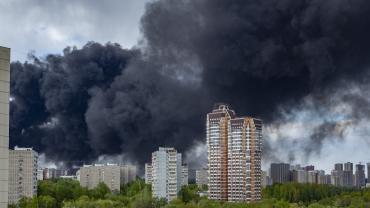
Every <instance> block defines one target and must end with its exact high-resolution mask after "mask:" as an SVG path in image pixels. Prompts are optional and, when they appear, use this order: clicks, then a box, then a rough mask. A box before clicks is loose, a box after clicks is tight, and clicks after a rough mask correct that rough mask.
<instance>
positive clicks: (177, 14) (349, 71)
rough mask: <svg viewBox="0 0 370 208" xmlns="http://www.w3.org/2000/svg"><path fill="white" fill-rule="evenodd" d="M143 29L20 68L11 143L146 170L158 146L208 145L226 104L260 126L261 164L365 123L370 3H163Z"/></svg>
mask: <svg viewBox="0 0 370 208" xmlns="http://www.w3.org/2000/svg"><path fill="white" fill-rule="evenodd" d="M141 28H142V33H143V37H144V39H143V41H142V42H141V43H140V44H141V45H140V47H139V48H140V49H122V48H121V47H120V46H119V45H116V44H110V43H109V44H106V45H100V44H98V43H93V42H91V43H88V44H87V45H86V46H84V47H83V48H81V49H73V48H66V49H65V50H64V54H63V55H49V56H47V57H46V58H42V59H38V58H34V59H33V61H32V62H30V63H23V64H22V63H13V64H12V65H11V68H12V72H11V73H12V74H11V76H12V84H11V93H12V98H13V101H12V102H11V145H12V146H14V145H16V144H17V145H22V146H33V147H35V148H36V149H37V150H39V151H41V152H43V153H45V154H46V156H47V157H48V158H51V159H52V160H55V161H63V162H66V164H75V163H78V162H79V161H85V162H86V161H92V160H94V159H96V158H98V156H100V155H114V154H120V153H124V154H125V155H128V156H130V157H131V158H134V160H137V161H138V162H139V163H142V162H144V161H147V160H149V157H150V152H151V151H153V150H154V149H156V148H157V146H159V145H163V146H175V147H176V148H178V149H179V150H180V151H186V150H189V148H192V147H193V145H195V146H197V145H201V146H202V143H201V142H200V143H199V140H204V138H205V131H204V129H205V126H204V125H205V114H206V113H207V112H208V111H210V110H211V107H212V104H213V103H214V102H219V101H222V102H228V103H230V104H231V105H232V106H233V108H234V109H235V110H236V111H237V113H238V115H252V116H256V117H260V118H262V119H263V120H264V122H265V124H266V131H265V139H266V144H265V153H266V154H265V160H269V161H277V160H290V161H297V158H295V155H303V156H302V158H303V159H300V160H306V161H309V158H310V157H312V155H319V154H317V153H321V149H322V147H323V146H324V145H327V144H330V143H328V141H329V142H330V141H334V142H335V141H337V140H345V138H346V136H348V135H349V134H348V131H349V129H351V128H354V127H356V125H360V124H361V122H363V121H367V116H368V115H369V112H370V110H369V109H370V105H369V100H368V97H369V96H367V95H368V92H369V90H368V89H369V88H368V86H367V85H366V83H367V82H368V81H369V66H370V59H369V58H368V57H369V55H370V40H369V38H368V37H370V2H369V1H367V0H359V1H356V2H350V1H347V0H328V1H320V0H303V1H296V0H264V1H254V0H230V1H225V0H200V1H199V0H177V1H172V0H160V1H154V2H151V3H148V5H147V7H146V12H145V14H144V16H143V17H142V20H141ZM122 35H124V34H122ZM358 89H363V90H358ZM341 103H342V104H341ZM340 108H343V109H346V110H347V111H346V112H345V114H344V116H343V115H342V114H341V113H342V112H340V111H339V112H337V114H334V113H332V112H333V111H335V110H337V109H340ZM363 111H364V113H361V112H363ZM307 125H309V128H307ZM296 129H298V130H296ZM300 129H304V131H303V130H302V131H301V132H294V131H300ZM293 134H294V136H293ZM299 134H301V135H300V136H296V135H299ZM289 136H291V137H289ZM289 138H293V139H289ZM282 144H283V145H282ZM282 147H284V148H282ZM283 149H285V151H284V152H283V155H287V159H286V158H279V157H278V155H281V154H276V153H279V151H283ZM297 149H299V150H300V151H299V152H298V153H297ZM189 152H191V151H189Z"/></svg>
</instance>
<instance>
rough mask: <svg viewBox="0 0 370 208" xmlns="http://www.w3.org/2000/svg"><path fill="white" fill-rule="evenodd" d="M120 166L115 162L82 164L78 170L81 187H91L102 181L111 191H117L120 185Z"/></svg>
mask: <svg viewBox="0 0 370 208" xmlns="http://www.w3.org/2000/svg"><path fill="white" fill-rule="evenodd" d="M120 171H121V169H120V166H119V165H117V164H95V165H84V166H83V167H81V168H80V170H79V173H78V175H79V181H80V185H81V186H82V187H86V188H88V189H93V188H95V187H96V186H98V184H99V183H104V184H105V185H107V186H108V187H109V189H110V190H111V191H119V190H120V185H121V182H120V180H121V176H120Z"/></svg>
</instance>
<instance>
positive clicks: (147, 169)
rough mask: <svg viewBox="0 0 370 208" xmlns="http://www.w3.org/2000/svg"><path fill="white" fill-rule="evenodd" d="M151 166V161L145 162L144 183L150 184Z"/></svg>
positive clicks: (151, 178) (151, 177) (151, 179)
mask: <svg viewBox="0 0 370 208" xmlns="http://www.w3.org/2000/svg"><path fill="white" fill-rule="evenodd" d="M152 172H153V166H152V164H151V163H145V183H146V184H152V181H153V174H152Z"/></svg>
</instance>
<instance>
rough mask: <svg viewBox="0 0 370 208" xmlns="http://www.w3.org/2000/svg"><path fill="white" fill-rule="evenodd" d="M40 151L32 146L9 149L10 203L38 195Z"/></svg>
mask: <svg viewBox="0 0 370 208" xmlns="http://www.w3.org/2000/svg"><path fill="white" fill-rule="evenodd" d="M37 162H38V153H37V152H36V151H34V150H33V149H32V148H18V147H15V148H14V150H10V151H9V196H8V199H9V204H16V203H17V202H18V201H19V200H20V199H21V198H22V197H33V196H35V195H37V170H38V164H37Z"/></svg>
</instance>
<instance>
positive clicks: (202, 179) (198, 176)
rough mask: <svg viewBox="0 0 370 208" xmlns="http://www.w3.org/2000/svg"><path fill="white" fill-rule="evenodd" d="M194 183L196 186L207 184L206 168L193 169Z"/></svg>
mask: <svg viewBox="0 0 370 208" xmlns="http://www.w3.org/2000/svg"><path fill="white" fill-rule="evenodd" d="M195 183H196V184H197V185H198V186H200V187H201V186H203V185H208V169H200V170H196V171H195Z"/></svg>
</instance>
